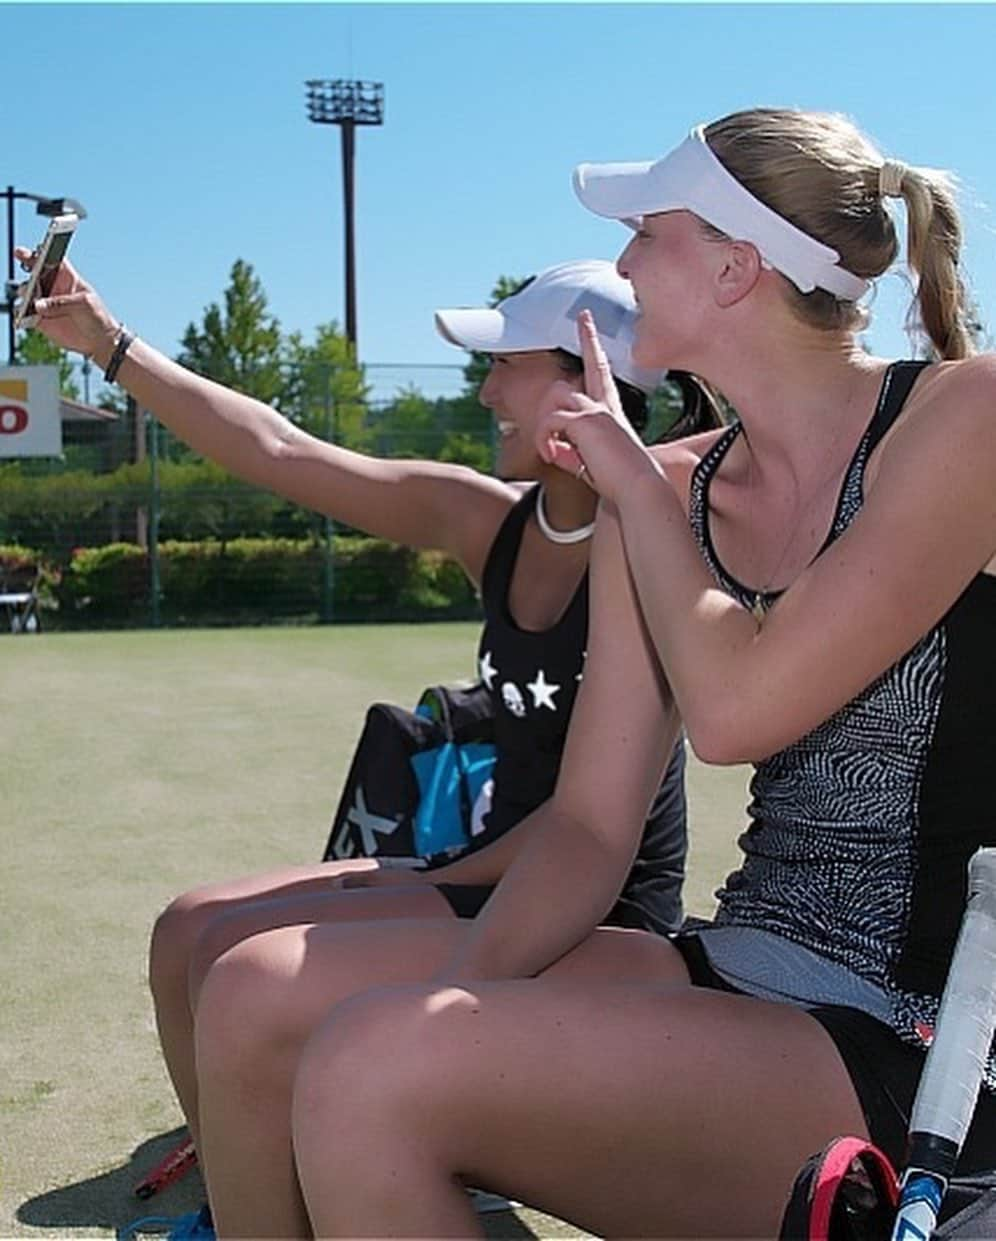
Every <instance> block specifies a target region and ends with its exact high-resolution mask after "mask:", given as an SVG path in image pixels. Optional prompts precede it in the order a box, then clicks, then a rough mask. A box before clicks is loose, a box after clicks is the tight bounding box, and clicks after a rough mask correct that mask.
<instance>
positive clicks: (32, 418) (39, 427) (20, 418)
mask: <svg viewBox="0 0 996 1241" xmlns="http://www.w3.org/2000/svg"><path fill="white" fill-rule="evenodd" d="M61 456H62V419H61V417H60V415H59V370H58V367H55V366H2V367H0V457H61Z"/></svg>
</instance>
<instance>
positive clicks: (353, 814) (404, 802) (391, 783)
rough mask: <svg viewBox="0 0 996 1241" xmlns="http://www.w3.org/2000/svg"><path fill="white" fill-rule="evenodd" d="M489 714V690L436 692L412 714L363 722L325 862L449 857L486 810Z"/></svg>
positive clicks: (372, 716) (373, 710) (380, 712)
mask: <svg viewBox="0 0 996 1241" xmlns="http://www.w3.org/2000/svg"><path fill="white" fill-rule="evenodd" d="M493 735H494V707H493V702H492V699H491V695H490V693H489V692H488V689H487V686H485V685H483V684H477V685H474V686H471V687H470V688H468V689H461V688H454V687H449V686H434V687H432V688H431V689H427V690H425V692H424V693H423V694H422V697H421V699H420V700H419V704H418V706H417V707H416V709H415V710H414V711H408V710H406V709H405V708H404V707H397V706H394V705H392V704H390V703H383V702H377V703H374V704H373V706H371V707H370V708H369V709H368V711H367V715H366V721H365V723H364V726H363V731H362V733H361V734H360V739H359V742H358V743H357V746H356V752H355V754H354V755H353V761H352V764H351V765H350V768H349V774H348V775H347V777H346V784H345V787H344V788H343V791H342V796H341V798H340V800H339V805H338V808H337V809H336V812H335V815H334V817H333V820H332V828H331V831H330V833H329V838H328V842H327V844H326V846H325V852H324V854H323V855H322V860H323V861H331V860H339V859H343V858H352V857H376V858H396V859H399V860H401V859H408V860H411V859H418V858H425V857H432V856H438V855H440V854H445V855H449V856H455V855H456V854H458V853H460V852H462V851H463V850H464V849H466V847H467V846H468V844H469V843H470V841H471V838H472V836H473V835H474V834H475V830H479V825H480V819H481V816H482V814H483V813H485V812H486V809H487V807H488V805H490V785H489V780H490V775H491V770H492V768H493V766H494V755H495V750H494V743H493Z"/></svg>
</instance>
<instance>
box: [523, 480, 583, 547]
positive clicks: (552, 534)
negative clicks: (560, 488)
mask: <svg viewBox="0 0 996 1241" xmlns="http://www.w3.org/2000/svg"><path fill="white" fill-rule="evenodd" d="M545 494H546V493H545V489H544V488H543V487H540V489H539V495H538V496H537V497H536V524H537V525H538V526H539V528H540V532H541V533H542V535H543V537H544V538H546V539H549V540H550V542H551V543H583V542H584V541H585V539H590V538H591V536H592V535H593V534H594V533H595V523H594V522H593V521H589V522H588V524H587V525H586V526H578V527H577V528H576V529H574V530H554V528H553V526H551V525H550V522H549V521H548V520H547V516H546V505H545V503H544V502H543V497H544V495H545Z"/></svg>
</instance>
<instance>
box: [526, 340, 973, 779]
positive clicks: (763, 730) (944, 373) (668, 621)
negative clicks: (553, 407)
mask: <svg viewBox="0 0 996 1241" xmlns="http://www.w3.org/2000/svg"><path fill="white" fill-rule="evenodd" d="M582 344H583V347H584V350H585V354H586V386H587V388H588V391H589V393H591V394H593V395H592V398H591V399H589V398H588V397H584V396H581V397H579V396H577V395H576V394H575V395H573V396H572V398H571V400H572V401H573V405H571V404H568V403H567V402H566V400H565V401H564V403H563V406H562V408H560V409H559V410H557V411H555V412H554V413H553V414H552V415H551V416H550V417H549V418H548V419H547V420H546V422H545V424H544V427H543V429H542V432H541V434H542V435H543V436H544V437H545V440H544V442H545V444H546V453H547V455H548V456H549V457H550V458H551V459H557V458H559V459H561V460H563V461H564V462H565V464H567V465H568V466H571V465H573V463H574V461H576V460H577V459H578V458H579V457H580V458H581V459H583V460H584V461H585V462H586V464H587V465H588V468H589V472H590V473H591V475H592V476H593V477H594V479H595V480H596V482H597V484H598V485H599V490H600V491H601V492H602V494H603V495H608V496H610V497H611V498H613V499H615V500H617V501H618V504H619V512H620V520H621V524H622V529H623V536H624V540H625V546H626V555H627V558H628V560H629V564H630V566H631V569H632V572H633V576H634V579H635V581H636V583H637V589H638V592H639V599H640V605H641V608H642V610H643V613H644V616H645V617H646V621H647V625H648V627H649V629H650V631H651V633H652V634H653V642H654V646H655V648H656V650H657V652H658V653H659V655H660V658H661V661H662V663H663V665H664V667H665V668H666V669H667V672H668V676H669V678H670V681H671V685H672V687H673V690H674V695H675V699H676V701H677V703H678V707H679V709H680V711H681V714H682V717H683V719H684V722H685V726H686V729H687V731H688V735H689V738H690V740H691V742H692V744H693V746H694V747H695V749H696V751H697V752H698V753H699V754H700V755H701V756H702V757H703V758H706V759H708V760H710V761H713V762H721V763H722V762H740V761H745V760H756V759H759V758H763V757H765V756H767V755H769V754H771V753H773V752H774V751H776V750H778V749H780V748H781V747H783V746H784V745H786V744H788V743H789V742H791V741H794V740H796V739H797V738H799V737H800V736H803V735H804V734H805V733H807V732H809V731H810V730H811V729H813V728H814V727H815V726H816V725H817V724H819V723H821V722H822V721H823V720H825V719H827V718H828V717H829V716H830V715H832V714H833V713H834V712H835V711H837V710H839V709H840V708H841V707H842V706H843V705H844V704H845V703H847V702H849V701H850V700H851V699H852V698H854V697H855V696H856V695H857V694H858V693H860V692H861V691H862V690H863V689H864V688H865V687H866V686H868V685H869V684H870V683H871V682H872V681H873V680H874V679H875V678H876V677H878V676H880V675H881V674H882V673H883V672H884V671H885V670H886V669H887V668H889V667H890V666H891V665H892V664H893V663H895V661H896V660H897V659H899V658H900V657H901V656H902V655H904V654H905V653H906V652H907V651H908V650H909V649H910V648H911V647H912V646H913V645H914V644H915V643H916V642H917V641H918V640H919V638H921V637H922V636H923V635H924V634H925V633H926V632H927V631H928V630H929V629H930V627H931V626H932V625H934V624H936V623H937V622H938V620H940V618H941V617H942V616H943V615H944V613H945V612H946V611H947V610H948V609H949V608H950V607H951V606H952V605H953V603H954V602H955V600H956V599H957V598H958V596H959V595H960V594H961V593H962V591H963V590H964V589H965V587H966V586H967V585H968V584H969V582H970V581H971V580H972V578H973V577H974V576H975V575H976V574H978V573H979V572H981V571H983V570H984V569H986V568H987V567H989V568H990V569H991V568H992V567H993V557H994V553H996V358H994V357H992V356H989V357H985V356H984V357H978V358H974V359H971V360H970V361H965V362H954V363H946V364H944V365H941V366H938V367H937V368H936V369H935V370H934V371H933V372H932V373H931V374H929V375H928V376H926V377H925V378H924V379H923V380H921V383H920V384H919V385H918V388H917V391H916V392H915V394H914V399H911V401H910V404H909V406H908V413H907V414H904V416H903V419H902V420H901V422H900V423H898V424H897V426H896V428H895V429H894V430H893V432H892V434H891V436H890V438H889V439H888V440H887V441H886V443H885V444H884V446H883V448H882V450H881V453H880V457H879V462H878V470H877V473H876V474H875V475H874V476H870V477H869V478H868V479H866V493H867V496H866V501H865V503H864V505H863V507H862V509H861V512H860V513H859V514H858V516H857V517H856V518H855V520H854V521H853V523H852V524H851V525H850V526H849V528H848V529H847V531H846V532H845V533H844V534H843V535H842V536H841V537H840V538H839V539H837V540H836V541H835V542H834V543H833V545H832V546H831V547H830V548H829V549H828V550H827V551H826V552H824V553H823V554H822V555H821V556H819V557H818V558H817V559H816V561H815V562H814V563H813V564H812V565H811V566H810V567H809V568H807V569H806V570H805V571H804V572H803V573H801V574H800V575H799V577H798V578H797V579H796V581H795V582H794V583H793V584H792V585H791V586H790V587H789V589H788V590H787V591H785V593H784V594H783V595H782V596H781V598H780V599H779V600H778V602H777V603H776V604H775V605H774V607H773V608H772V609H771V610H770V611H769V613H768V614H767V616H766V617H765V618H764V621H763V623H762V624H760V625H758V623H757V622H756V621H755V620H754V618H753V616H751V615H750V614H749V613H748V612H747V611H746V610H745V609H744V608H742V607H741V606H740V605H739V604H738V603H737V602H736V601H735V600H733V599H732V598H730V596H728V595H727V594H726V592H725V591H723V590H722V589H720V588H719V587H718V586H717V585H716V584H715V582H714V580H713V578H712V575H711V574H710V572H709V570H708V568H707V567H706V565H705V562H704V561H703V559H702V556H701V554H700V552H699V549H698V547H697V545H696V543H695V540H694V538H693V536H692V533H691V531H690V529H689V527H688V523H687V520H686V517H685V511H684V507H683V502H682V496H681V495H680V494H679V491H678V490H677V489H676V487H675V486H674V485H672V482H673V479H672V474H673V472H672V470H671V467H670V465H669V459H670V454H671V453H678V452H680V448H669V449H665V450H662V451H663V456H662V462H663V466H662V464H661V462H660V461H655V460H654V458H653V457H651V456H650V455H649V454H648V453H646V452H645V451H644V450H643V449H641V448H640V447H639V446H634V445H633V443H632V442H631V440H629V439H627V438H626V437H624V436H623V435H622V434H621V433H620V432H619V430H618V428H617V427H616V426H615V422H614V418H613V417H612V411H611V408H610V405H611V402H612V400H613V396H614V389H612V386H611V377H610V376H609V375H608V374H607V371H605V372H604V373H603V366H602V363H603V362H604V355H601V350H600V347H599V346H598V342H597V337H594V334H593V329H592V330H591V331H590V332H589V334H588V336H587V337H584V336H583V339H582Z"/></svg>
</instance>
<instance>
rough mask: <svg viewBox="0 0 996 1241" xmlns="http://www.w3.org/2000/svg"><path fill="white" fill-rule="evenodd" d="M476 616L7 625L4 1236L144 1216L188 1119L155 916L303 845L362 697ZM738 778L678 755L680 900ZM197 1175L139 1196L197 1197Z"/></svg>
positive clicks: (423, 673) (0, 1113)
mask: <svg viewBox="0 0 996 1241" xmlns="http://www.w3.org/2000/svg"><path fill="white" fill-rule="evenodd" d="M476 632H477V627H476V626H475V625H473V624H450V625H424V626H402V625H398V626H376V627H374V626H369V627H368V626H348V627H341V628H340V627H333V628H307V629H303V628H280V629H238V630H208V631H169V632H127V633H101V634H42V635H39V636H37V637H18V638H14V637H6V638H5V637H0V694H2V702H3V725H2V730H0V736H2V739H3V749H4V753H3V757H2V760H0V814H2V824H3V870H2V878H0V907H2V910H3V915H2V920H0V1022H2V1025H0V1236H4V1237H7V1236H60V1237H66V1236H109V1235H113V1232H114V1229H115V1228H116V1227H118V1226H120V1225H121V1224H122V1223H124V1222H126V1221H127V1220H128V1219H130V1218H132V1217H134V1216H136V1215H139V1214H142V1213H143V1206H142V1204H141V1203H140V1202H139V1201H138V1200H137V1199H135V1198H134V1197H132V1193H131V1191H132V1186H133V1185H134V1183H135V1181H137V1180H138V1179H139V1177H140V1176H141V1175H142V1174H143V1173H144V1172H145V1171H147V1170H148V1168H150V1167H151V1166H152V1165H153V1164H154V1163H155V1162H157V1161H158V1159H159V1158H161V1156H162V1155H163V1154H165V1152H166V1150H167V1149H168V1148H169V1146H170V1145H172V1143H173V1142H174V1141H175V1140H176V1137H177V1133H176V1130H177V1129H178V1126H179V1125H180V1123H181V1122H180V1113H179V1110H178V1108H177V1106H176V1104H175V1103H174V1102H173V1099H172V1094H171V1091H170V1088H169V1085H168V1081H167V1077H166V1073H165V1070H164V1068H163V1067H162V1064H161V1062H160V1059H159V1055H158V1050H157V1044H156V1040H155V1035H154V1029H153V1018H152V1007H151V1001H150V1000H149V997H148V992H147V989H146V985H145V952H146V946H147V942H148V936H149V931H150V928H151V925H152V921H153V919H154V917H155V915H156V914H157V912H158V911H159V910H160V909H161V908H162V907H163V906H164V905H165V904H166V902H167V901H168V900H169V899H170V897H171V896H173V895H175V894H176V893H178V892H180V891H181V890H183V889H185V888H189V887H191V886H193V885H194V884H196V883H200V882H204V881H207V880H211V879H220V878H224V877H226V876H230V875H235V874H238V873H241V872H252V871H257V870H265V869H269V868H271V867H273V866H276V865H282V864H285V863H288V862H300V861H311V860H316V859H317V858H318V857H319V855H320V851H321V848H322V846H323V844H324V841H325V836H326V832H327V827H328V821H329V819H330V816H331V812H332V809H333V807H334V804H335V802H336V800H337V797H338V792H339V788H340V785H341V782H342V780H343V778H344V776H345V772H346V768H347V766H348V761H349V757H350V755H351V753H352V748H353V745H354V743H355V739H356V736H357V734H358V732H359V729H360V725H361V722H362V719H363V714H364V711H365V709H366V707H367V705H368V704H369V703H370V702H372V701H375V700H377V699H383V700H389V701H395V702H400V703H412V702H414V701H415V699H416V698H417V696H418V693H419V692H420V690H421V689H422V688H423V687H424V686H425V685H429V684H434V683H439V682H445V681H452V680H457V679H461V678H466V677H470V676H472V675H473V672H474V651H475V641H476ZM744 782H745V773H744V771H743V770H742V769H739V768H734V769H716V768H713V769H706V768H703V767H702V766H701V765H699V764H698V763H696V762H695V761H694V760H692V762H691V763H690V798H691V807H692V809H691V814H692V856H691V862H690V878H689V883H688V887H687V890H686V891H687V896H686V903H687V906H688V909H689V912H692V913H700V914H701V913H707V912H709V911H710V909H711V907H712V899H711V893H712V890H713V889H714V888H715V886H716V884H717V882H718V880H719V879H720V878H721V877H722V876H723V874H725V872H726V871H727V870H729V869H730V867H731V866H732V865H733V863H734V859H735V856H736V853H735V845H734V842H735V839H736V836H737V834H738V832H739V830H740V826H741V824H742V821H743V809H742V808H743V796H744ZM196 1180H197V1178H196V1177H195V1176H190V1177H188V1178H187V1179H186V1180H185V1181H182V1182H180V1184H179V1185H177V1186H175V1187H174V1188H172V1189H170V1190H168V1191H166V1192H165V1193H163V1194H161V1195H159V1196H158V1197H157V1198H155V1199H153V1200H152V1202H151V1203H150V1204H149V1206H150V1207H152V1208H153V1209H154V1210H156V1211H159V1210H162V1211H163V1212H165V1213H168V1214H174V1213H176V1212H179V1211H183V1210H188V1209H190V1207H191V1206H192V1205H194V1204H196V1202H197V1200H198V1198H199V1193H200V1191H199V1187H198V1185H197V1183H196ZM491 1221H492V1222H491V1224H490V1225H489V1226H490V1227H491V1228H492V1232H493V1235H494V1236H499V1235H500V1236H508V1237H512V1236H516V1237H530V1236H568V1235H577V1234H576V1233H573V1232H571V1231H570V1230H565V1229H564V1228H563V1227H562V1226H558V1225H557V1224H556V1223H555V1222H553V1221H547V1220H545V1219H544V1218H543V1217H537V1216H535V1215H534V1214H532V1213H530V1212H520V1213H519V1215H518V1217H517V1218H511V1217H509V1216H507V1215H506V1216H494V1217H491Z"/></svg>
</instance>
